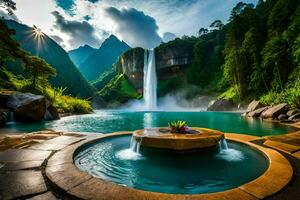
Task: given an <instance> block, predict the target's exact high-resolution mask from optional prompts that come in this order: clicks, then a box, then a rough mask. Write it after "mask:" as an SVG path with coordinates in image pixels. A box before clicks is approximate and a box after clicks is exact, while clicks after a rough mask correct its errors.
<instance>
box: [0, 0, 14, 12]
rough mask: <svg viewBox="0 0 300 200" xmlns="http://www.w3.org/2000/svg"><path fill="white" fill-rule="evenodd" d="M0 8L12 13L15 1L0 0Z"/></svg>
mask: <svg viewBox="0 0 300 200" xmlns="http://www.w3.org/2000/svg"><path fill="white" fill-rule="evenodd" d="M0 8H4V9H6V11H7V13H8V14H9V15H12V14H13V11H15V10H16V3H15V2H14V1H13V0H0Z"/></svg>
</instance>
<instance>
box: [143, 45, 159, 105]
mask: <svg viewBox="0 0 300 200" xmlns="http://www.w3.org/2000/svg"><path fill="white" fill-rule="evenodd" d="M156 89H157V77H156V64H155V51H154V49H151V50H145V52H144V92H143V93H144V94H143V96H144V102H145V109H147V110H155V109H156V107H157V91H156Z"/></svg>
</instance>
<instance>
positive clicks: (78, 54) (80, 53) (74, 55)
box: [68, 45, 97, 67]
mask: <svg viewBox="0 0 300 200" xmlns="http://www.w3.org/2000/svg"><path fill="white" fill-rule="evenodd" d="M96 51H97V49H95V48H93V47H91V46H89V45H84V46H81V47H79V48H77V49H73V50H71V51H69V52H68V53H69V56H70V58H71V60H72V61H73V63H74V64H75V65H76V66H77V67H78V66H79V65H80V64H81V63H83V62H84V61H85V60H86V59H87V58H88V57H89V56H90V55H91V54H92V53H94V52H96Z"/></svg>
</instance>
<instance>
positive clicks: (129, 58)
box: [115, 48, 144, 89]
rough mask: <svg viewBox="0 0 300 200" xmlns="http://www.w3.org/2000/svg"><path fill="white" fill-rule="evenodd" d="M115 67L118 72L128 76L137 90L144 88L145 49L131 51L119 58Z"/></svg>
mask: <svg viewBox="0 0 300 200" xmlns="http://www.w3.org/2000/svg"><path fill="white" fill-rule="evenodd" d="M115 65H116V69H117V71H118V72H121V73H124V74H126V75H127V77H128V78H129V80H130V82H131V83H132V84H133V85H134V87H135V88H136V89H140V88H142V87H143V75H144V49H142V48H134V49H130V50H129V51H127V52H125V53H124V54H122V55H121V56H120V57H119V59H118V61H117V63H116V64H115Z"/></svg>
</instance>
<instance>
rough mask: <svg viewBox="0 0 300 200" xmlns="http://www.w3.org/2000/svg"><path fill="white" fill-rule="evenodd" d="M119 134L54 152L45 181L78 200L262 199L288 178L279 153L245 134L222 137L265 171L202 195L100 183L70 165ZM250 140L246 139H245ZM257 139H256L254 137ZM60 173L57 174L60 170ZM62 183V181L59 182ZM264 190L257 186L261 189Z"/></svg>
mask: <svg viewBox="0 0 300 200" xmlns="http://www.w3.org/2000/svg"><path fill="white" fill-rule="evenodd" d="M122 135H132V132H125V131H124V132H115V133H110V134H105V135H101V136H97V137H96V138H93V139H88V140H84V141H82V142H79V143H77V144H75V145H72V146H69V147H67V148H65V149H64V150H62V151H59V152H57V153H55V154H54V155H53V156H52V157H51V158H50V159H49V161H48V163H47V166H46V176H47V178H48V180H49V181H50V182H51V183H53V184H54V185H56V186H58V187H59V188H60V189H62V190H64V191H65V192H67V193H68V194H70V195H72V196H76V197H79V198H82V199H86V198H93V199H107V200H109V199H115V200H119V199H120V200H123V199H131V200H139V199H141V198H145V199H149V200H150V199H151V200H152V199H153V200H155V199H160V198H161V199H166V200H167V199H170V200H171V199H172V200H179V199H190V198H192V199H194V200H198V199H199V200H200V199H206V198H209V199H216V200H217V199H221V200H222V199H228V198H229V199H232V200H234V199H253V196H254V197H256V198H258V199H263V198H265V197H268V196H270V195H273V194H275V193H277V192H279V191H280V190H282V189H283V188H284V187H285V186H286V185H287V184H288V183H289V182H290V180H291V179H292V176H293V169H292V166H291V165H290V163H289V161H288V160H287V159H286V158H285V157H284V156H283V155H281V154H280V153H279V152H277V151H275V150H273V149H269V148H266V147H261V146H258V145H256V144H254V143H251V142H249V140H250V138H251V139H254V138H255V137H254V136H249V135H246V134H231V133H225V138H226V139H227V140H230V141H233V142H237V143H242V144H244V145H247V146H248V148H253V149H255V150H257V151H259V152H260V153H262V154H263V155H264V156H265V157H266V158H267V160H268V161H269V162H268V164H269V166H268V168H267V170H266V171H265V172H264V173H263V174H262V175H261V176H259V177H258V178H256V179H254V180H252V181H250V182H248V183H245V184H243V185H240V186H238V187H236V188H233V189H229V190H224V191H220V192H214V193H204V194H167V193H159V192H151V191H145V190H139V189H135V188H131V187H126V186H122V185H119V184H116V183H114V182H110V181H107V180H103V179H101V178H97V177H94V176H92V175H89V174H88V173H87V172H83V171H81V170H80V169H79V168H78V167H77V166H76V165H75V164H74V156H75V155H76V154H77V153H78V151H80V150H81V149H82V148H84V147H86V146H87V145H89V144H93V143H96V142H99V141H101V140H102V139H104V138H107V137H116V136H122ZM249 137H250V138H249ZM257 138H259V137H257ZM62 155H63V157H64V161H63V162H62V163H60V162H61V156H62ZM58 165H59V168H60V169H61V170H62V171H65V172H69V173H59V178H58V179H57V178H56V177H57V175H58V174H56V173H57V170H52V169H53V168H54V169H55V168H56V167H57V166H58ZM60 172H61V171H60ZM55 174H56V175H55ZM62 180H63V181H62ZM74 180H75V181H76V180H78V181H80V180H81V181H83V182H82V183H81V184H78V186H77V187H73V188H72V187H71V188H70V185H69V184H72V182H74ZM262 185H263V186H264V187H261V186H262Z"/></svg>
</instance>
